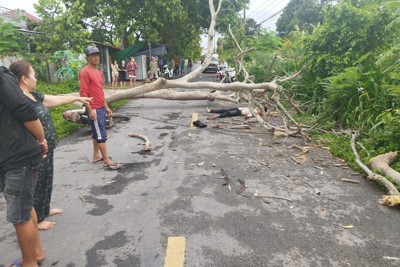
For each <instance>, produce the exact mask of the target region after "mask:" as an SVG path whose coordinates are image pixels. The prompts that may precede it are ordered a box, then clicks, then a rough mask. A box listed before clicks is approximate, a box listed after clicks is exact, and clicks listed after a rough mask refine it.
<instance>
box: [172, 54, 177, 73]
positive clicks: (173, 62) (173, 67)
mask: <svg viewBox="0 0 400 267" xmlns="http://www.w3.org/2000/svg"><path fill="white" fill-rule="evenodd" d="M171 70H172V75H175V74H176V70H175V60H174V58H173V57H172V58H171Z"/></svg>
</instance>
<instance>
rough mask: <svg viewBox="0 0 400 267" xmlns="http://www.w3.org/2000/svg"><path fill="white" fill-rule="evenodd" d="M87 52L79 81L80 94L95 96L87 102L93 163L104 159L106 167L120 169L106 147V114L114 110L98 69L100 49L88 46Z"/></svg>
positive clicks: (110, 114) (109, 114) (110, 113)
mask: <svg viewBox="0 0 400 267" xmlns="http://www.w3.org/2000/svg"><path fill="white" fill-rule="evenodd" d="M85 53H86V60H87V62H88V63H87V65H86V66H85V67H83V69H82V70H81V72H80V73H79V83H80V95H81V96H84V97H92V98H93V100H92V102H90V104H85V107H86V110H87V112H88V117H89V119H90V120H89V123H90V126H91V128H92V138H93V139H92V142H93V163H96V162H100V161H103V163H104V167H106V168H108V169H110V170H118V169H120V168H121V165H119V164H117V163H115V162H113V161H111V158H110V157H109V156H108V153H107V147H106V141H107V133H106V116H107V115H108V116H110V117H111V116H112V111H111V109H110V108H109V107H108V105H107V102H106V101H105V96H104V90H103V75H102V73H101V72H100V71H99V70H98V69H97V65H98V64H99V63H100V51H99V49H98V48H97V47H95V46H88V47H87V48H86V49H85Z"/></svg>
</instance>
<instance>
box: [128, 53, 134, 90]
mask: <svg viewBox="0 0 400 267" xmlns="http://www.w3.org/2000/svg"><path fill="white" fill-rule="evenodd" d="M127 71H128V76H129V81H130V86H136V62H135V58H134V57H130V58H129V62H128V67H127ZM132 80H133V83H132Z"/></svg>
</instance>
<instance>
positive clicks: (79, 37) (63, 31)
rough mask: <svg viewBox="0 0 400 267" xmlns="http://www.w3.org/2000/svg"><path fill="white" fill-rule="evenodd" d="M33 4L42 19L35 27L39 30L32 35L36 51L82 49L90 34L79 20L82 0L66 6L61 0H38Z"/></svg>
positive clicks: (83, 4)
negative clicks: (69, 6)
mask: <svg viewBox="0 0 400 267" xmlns="http://www.w3.org/2000/svg"><path fill="white" fill-rule="evenodd" d="M34 6H35V9H36V11H37V13H38V15H39V16H40V18H42V20H43V21H42V23H39V24H38V25H37V27H36V28H35V31H37V32H39V34H37V35H35V36H34V42H35V43H36V44H37V50H38V51H40V52H45V53H50V54H52V53H54V52H56V51H58V50H66V49H72V50H75V51H82V48H83V47H84V46H85V44H86V43H87V41H88V40H89V36H90V33H89V32H88V31H87V30H86V29H85V27H84V25H83V24H82V21H81V18H82V15H83V10H84V8H85V3H84V2H80V1H76V2H75V3H74V5H73V6H72V7H71V8H66V7H65V6H64V5H63V3H62V2H61V0H39V2H38V4H35V5H34Z"/></svg>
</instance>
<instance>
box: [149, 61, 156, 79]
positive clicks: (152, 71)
mask: <svg viewBox="0 0 400 267" xmlns="http://www.w3.org/2000/svg"><path fill="white" fill-rule="evenodd" d="M149 65H150V76H151V77H150V79H151V80H156V79H157V59H156V58H155V57H154V56H152V57H151V61H150V64H149Z"/></svg>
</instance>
